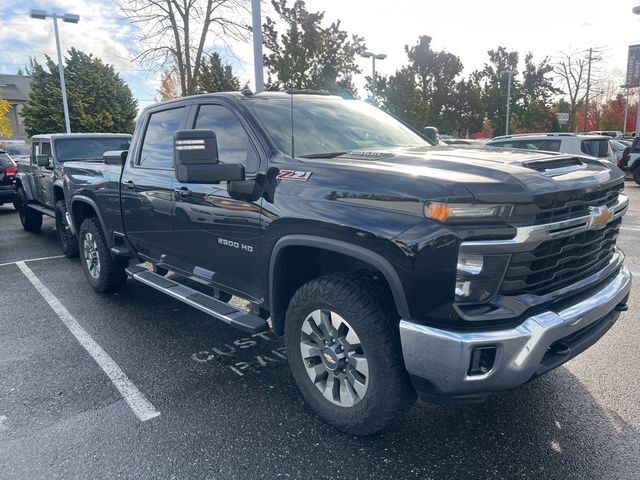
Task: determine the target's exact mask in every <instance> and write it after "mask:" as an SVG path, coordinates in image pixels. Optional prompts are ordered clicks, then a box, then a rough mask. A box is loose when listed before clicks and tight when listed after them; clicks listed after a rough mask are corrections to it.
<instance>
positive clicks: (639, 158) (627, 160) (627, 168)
mask: <svg viewBox="0 0 640 480" xmlns="http://www.w3.org/2000/svg"><path fill="white" fill-rule="evenodd" d="M618 167H620V168H621V169H622V170H623V171H624V172H625V174H626V176H627V178H632V179H633V180H634V181H635V182H636V183H637V184H638V185H640V137H636V138H634V139H633V142H632V143H631V146H630V147H628V148H627V149H626V150H625V151H624V153H623V154H622V158H621V159H620V161H619V162H618Z"/></svg>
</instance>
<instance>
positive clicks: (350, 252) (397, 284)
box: [269, 234, 409, 335]
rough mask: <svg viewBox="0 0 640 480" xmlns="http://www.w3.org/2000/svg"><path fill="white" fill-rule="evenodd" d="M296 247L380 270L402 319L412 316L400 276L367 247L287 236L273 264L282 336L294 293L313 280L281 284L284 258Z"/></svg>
mask: <svg viewBox="0 0 640 480" xmlns="http://www.w3.org/2000/svg"><path fill="white" fill-rule="evenodd" d="M294 248H305V249H313V250H316V251H319V252H330V253H334V254H337V255H341V256H343V257H347V258H348V259H353V260H355V261H357V262H359V263H360V264H362V265H364V266H368V267H370V268H372V269H374V270H376V271H378V272H379V273H380V274H381V275H382V276H383V277H384V279H385V281H386V283H387V285H388V287H389V290H390V291H391V294H392V296H393V300H394V304H395V308H396V311H397V312H398V314H399V315H400V316H401V317H407V316H409V304H408V302H407V298H406V295H405V292H404V287H403V285H402V282H401V280H400V277H399V275H398V273H397V272H396V270H395V268H394V267H393V266H392V265H391V263H390V262H389V261H388V260H387V259H386V258H384V257H383V256H382V255H380V254H378V253H376V252H374V251H372V250H369V249H367V248H364V247H361V246H358V245H353V244H351V243H348V242H343V241H340V240H335V239H331V238H325V237H318V236H313V235H303V234H300V235H287V236H285V237H282V238H281V239H280V240H278V242H277V243H276V244H275V246H274V248H273V250H272V254H271V258H270V262H269V307H270V311H271V318H272V321H273V328H274V330H275V332H276V333H277V334H278V335H282V334H283V332H284V316H285V313H286V309H287V306H288V304H289V301H290V300H291V297H292V296H293V293H295V290H297V288H298V287H299V286H301V284H302V283H306V281H308V280H310V279H311V278H305V277H303V279H302V280H298V281H296V280H293V281H292V282H290V285H286V284H285V285H281V284H280V282H279V278H278V276H279V272H278V270H279V267H280V266H281V263H282V259H283V257H284V254H285V252H287V251H290V250H291V249H294ZM312 278H313V277H312ZM285 283H286V282H285ZM291 283H293V285H295V288H292V287H291Z"/></svg>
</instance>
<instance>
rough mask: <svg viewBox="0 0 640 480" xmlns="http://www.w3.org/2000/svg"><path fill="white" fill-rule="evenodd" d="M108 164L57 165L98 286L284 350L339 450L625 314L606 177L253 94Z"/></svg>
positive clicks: (615, 188) (163, 112) (559, 351)
mask: <svg viewBox="0 0 640 480" xmlns="http://www.w3.org/2000/svg"><path fill="white" fill-rule="evenodd" d="M104 163H106V165H100V164H95V163H83V162H70V164H69V165H68V166H67V165H65V179H66V180H65V181H66V182H67V184H66V188H67V191H68V192H69V196H68V197H67V199H66V200H67V205H68V208H69V211H70V212H71V227H72V228H73V229H74V231H77V232H78V236H79V241H80V243H81V245H80V248H81V252H83V253H82V265H83V268H84V271H85V274H86V277H87V279H88V281H89V282H90V283H91V285H92V286H93V287H94V289H95V290H96V291H98V292H107V291H113V290H115V289H117V288H120V287H121V286H122V285H123V284H124V283H125V281H126V279H127V276H129V277H131V278H132V279H133V280H136V281H139V282H142V283H144V284H146V285H148V286H150V287H152V288H155V289H157V290H159V291H161V292H163V293H165V294H167V295H169V296H171V297H173V298H175V299H177V300H180V301H182V302H185V303H187V304H189V305H191V306H193V307H195V308H197V309H199V310H201V311H203V312H206V313H207V314H209V315H211V316H213V317H215V318H218V319H220V320H221V321H223V322H225V323H227V324H229V325H231V326H234V327H237V328H239V329H241V330H243V331H247V332H259V331H262V330H266V329H268V328H271V329H273V330H274V331H275V333H276V334H278V335H285V342H286V347H287V356H288V360H289V365H290V368H291V371H292V373H293V377H294V378H295V381H296V383H297V385H298V386H299V388H300V390H301V392H302V394H303V396H304V398H305V399H306V400H307V402H308V403H309V404H310V405H311V406H312V407H313V408H314V409H315V410H316V412H317V413H318V414H319V415H320V416H321V417H322V418H323V419H324V420H326V421H327V422H329V423H331V424H333V425H335V426H337V427H338V428H340V429H342V430H344V431H346V432H350V433H354V434H368V433H371V432H375V431H378V430H380V429H382V428H384V427H386V426H387V425H389V424H390V422H392V421H393V419H394V418H395V417H396V416H397V415H399V414H400V413H402V412H404V411H405V410H406V409H408V408H409V407H410V405H411V404H412V403H413V401H414V400H415V397H416V393H418V394H419V395H420V396H421V397H422V398H424V399H427V400H430V401H433V402H477V401H482V400H483V399H485V398H486V397H487V396H488V395H489V394H491V393H492V392H497V391H500V390H504V389H508V388H511V387H514V386H517V385H521V384H524V383H526V382H528V381H529V380H532V379H533V378H535V377H537V376H539V375H542V374H543V373H545V372H547V371H549V370H551V369H553V368H555V367H557V366H559V365H561V364H562V363H564V362H566V361H567V360H569V359H571V358H572V357H574V356H575V355H578V354H579V353H580V352H582V351H583V350H585V349H586V348H588V347H589V346H590V345H592V344H593V343H595V342H596V341H597V340H598V339H599V338H600V337H601V336H602V335H604V334H605V332H606V331H607V330H608V329H609V328H610V327H611V326H612V325H613V324H614V322H615V321H616V320H617V319H618V316H619V312H621V311H624V310H626V309H627V306H626V301H627V297H628V296H629V292H630V288H631V275H630V273H629V271H628V270H627V268H625V267H624V265H623V259H624V255H623V253H622V252H621V251H620V250H619V249H618V248H617V247H616V237H617V235H618V231H619V228H620V223H621V221H622V215H623V214H624V213H625V211H626V210H627V204H628V199H627V197H626V196H625V195H624V194H623V181H624V177H623V174H622V172H621V171H620V170H619V169H618V168H617V167H615V166H613V165H611V164H610V163H607V162H602V161H599V160H596V159H590V158H582V157H579V156H566V155H557V154H547V153H543V152H535V153H532V152H524V151H516V150H505V149H488V148H476V147H455V148H453V147H445V146H443V147H438V146H433V145H431V144H430V143H429V142H428V141H426V140H425V139H424V137H422V136H421V135H419V134H418V133H416V132H414V131H413V130H411V129H409V128H408V127H406V126H404V125H403V124H402V123H400V122H398V121H397V120H395V119H394V118H392V117H390V116H388V115H387V114H385V113H383V112H382V111H380V110H378V109H376V108H374V107H372V106H369V105H367V104H365V103H363V102H359V101H355V100H344V99H341V98H338V97H333V96H327V95H319V94H309V92H291V93H290V94H286V93H275V92H268V93H260V94H255V95H252V94H250V93H249V92H246V93H244V94H240V93H238V94H231V93H225V94H213V95H202V96H196V97H191V98H183V99H179V100H175V101H171V102H167V103H162V104H158V105H155V106H151V107H149V108H147V109H145V110H144V112H143V113H142V115H141V117H140V120H139V121H138V124H137V127H136V131H135V133H134V136H133V140H132V143H131V148H130V149H129V151H128V152H111V153H109V154H108V155H105V162H104ZM121 165H123V166H121ZM145 265H147V266H148V265H151V266H152V267H150V266H148V267H146V268H145ZM167 272H171V273H170V274H169V275H167ZM194 280H195V281H196V282H194ZM198 286H201V287H198ZM231 295H236V296H238V297H241V298H243V299H245V300H247V301H248V302H249V304H250V305H252V308H251V309H250V310H248V311H244V310H238V309H237V308H236V307H234V306H232V305H230V304H229V303H227V301H228V300H229V298H230V296H231ZM268 317H270V321H268V320H265V319H266V318H268ZM594 368H596V367H595V366H594Z"/></svg>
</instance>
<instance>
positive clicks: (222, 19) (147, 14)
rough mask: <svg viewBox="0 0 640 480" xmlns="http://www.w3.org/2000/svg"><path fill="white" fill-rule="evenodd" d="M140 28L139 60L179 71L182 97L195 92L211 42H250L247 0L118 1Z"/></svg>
mask: <svg viewBox="0 0 640 480" xmlns="http://www.w3.org/2000/svg"><path fill="white" fill-rule="evenodd" d="M116 3H117V4H118V6H119V7H120V9H121V10H122V12H123V13H124V15H125V16H126V17H127V18H128V19H129V21H130V22H132V23H134V24H138V25H139V26H140V27H141V28H140V30H141V33H140V36H139V41H140V45H141V51H140V52H139V53H138V54H137V57H136V60H138V61H139V62H141V63H145V64H151V65H152V66H153V68H157V69H160V70H170V69H172V68H174V69H175V72H176V74H177V76H178V78H179V81H180V93H181V95H182V96H185V95H193V94H195V93H196V89H197V85H198V77H199V75H200V69H201V67H202V61H203V54H204V50H205V47H206V46H207V40H208V39H212V40H213V41H214V42H222V43H224V44H225V45H228V42H229V41H246V40H247V37H248V31H249V30H248V27H247V23H246V21H245V17H246V16H247V15H248V13H249V10H248V8H247V3H248V0H116Z"/></svg>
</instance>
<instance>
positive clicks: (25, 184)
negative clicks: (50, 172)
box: [16, 171, 36, 201]
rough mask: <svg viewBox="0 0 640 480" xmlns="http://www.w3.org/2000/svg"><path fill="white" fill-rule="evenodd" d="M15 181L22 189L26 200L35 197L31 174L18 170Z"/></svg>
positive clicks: (31, 199)
mask: <svg viewBox="0 0 640 480" xmlns="http://www.w3.org/2000/svg"><path fill="white" fill-rule="evenodd" d="M16 183H17V184H19V185H20V186H22V188H23V189H24V193H25V194H26V195H27V200H29V201H33V200H35V199H36V187H35V184H34V181H33V175H29V174H28V173H25V172H20V171H18V173H17V174H16Z"/></svg>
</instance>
